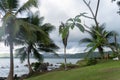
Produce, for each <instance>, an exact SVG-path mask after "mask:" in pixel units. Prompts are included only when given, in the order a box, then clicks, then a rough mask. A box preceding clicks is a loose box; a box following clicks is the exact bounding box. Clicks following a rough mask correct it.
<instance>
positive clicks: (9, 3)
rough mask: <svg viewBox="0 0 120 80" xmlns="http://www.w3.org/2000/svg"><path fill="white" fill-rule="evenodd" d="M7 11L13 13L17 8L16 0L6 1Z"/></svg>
mask: <svg viewBox="0 0 120 80" xmlns="http://www.w3.org/2000/svg"><path fill="white" fill-rule="evenodd" d="M7 6H8V9H9V10H12V11H15V10H16V9H17V8H18V0H7Z"/></svg>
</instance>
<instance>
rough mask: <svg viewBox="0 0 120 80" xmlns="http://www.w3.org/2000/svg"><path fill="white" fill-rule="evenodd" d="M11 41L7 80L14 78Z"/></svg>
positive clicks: (11, 44) (11, 43)
mask: <svg viewBox="0 0 120 80" xmlns="http://www.w3.org/2000/svg"><path fill="white" fill-rule="evenodd" d="M13 75H14V60H13V41H11V42H10V71H9V75H8V77H7V80H14V77H13Z"/></svg>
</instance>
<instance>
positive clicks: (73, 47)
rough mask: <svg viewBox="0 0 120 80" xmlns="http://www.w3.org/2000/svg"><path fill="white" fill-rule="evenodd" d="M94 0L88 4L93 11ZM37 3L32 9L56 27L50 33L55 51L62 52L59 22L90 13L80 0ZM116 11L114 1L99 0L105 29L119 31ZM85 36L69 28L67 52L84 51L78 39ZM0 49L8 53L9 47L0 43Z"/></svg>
mask: <svg viewBox="0 0 120 80" xmlns="http://www.w3.org/2000/svg"><path fill="white" fill-rule="evenodd" d="M25 1H26V0H20V4H21V5H22V4H23V3H24V2H25ZM87 1H89V0H87ZM96 1H97V0H91V4H90V5H91V7H92V9H93V10H94V11H95V8H96V7H95V6H96ZM39 4H40V6H39V8H38V9H34V8H33V9H32V10H33V11H36V10H39V11H40V16H44V18H45V20H44V23H51V24H52V25H54V26H55V27H56V30H55V31H53V32H52V33H51V34H50V35H51V38H52V39H53V40H54V42H55V43H56V44H57V45H58V46H59V47H60V49H59V50H58V51H57V52H58V53H63V44H62V40H61V37H60V35H59V33H58V27H59V25H60V23H61V22H64V23H65V22H66V20H67V19H69V18H73V17H75V16H76V15H79V14H80V13H83V12H87V15H88V16H91V13H90V11H89V9H88V8H87V6H86V5H85V4H84V3H83V1H82V0H40V1H39ZM117 11H118V6H117V5H116V3H115V2H114V3H112V2H111V0H101V2H100V8H99V12H98V21H99V23H100V24H103V23H105V24H106V29H107V30H108V31H109V30H110V31H111V30H114V31H117V32H118V33H120V31H119V29H120V28H119V25H120V22H119V21H120V15H118V14H117ZM23 16H24V15H23ZM81 20H82V23H85V24H86V25H88V26H91V25H92V24H94V22H93V21H92V20H89V19H86V18H83V17H81ZM85 37H89V35H88V34H86V33H82V32H80V31H79V29H77V28H75V29H74V30H70V35H69V38H68V46H67V53H77V52H84V49H85V45H84V44H81V43H79V41H80V39H82V38H85ZM0 51H1V52H0V53H8V51H9V48H8V47H4V45H3V44H2V43H1V45H0Z"/></svg>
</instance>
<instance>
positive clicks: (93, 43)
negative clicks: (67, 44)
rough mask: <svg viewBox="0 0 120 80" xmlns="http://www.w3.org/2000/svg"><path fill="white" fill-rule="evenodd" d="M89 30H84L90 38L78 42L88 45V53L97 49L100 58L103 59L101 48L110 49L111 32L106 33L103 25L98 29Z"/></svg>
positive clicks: (93, 27)
mask: <svg viewBox="0 0 120 80" xmlns="http://www.w3.org/2000/svg"><path fill="white" fill-rule="evenodd" d="M89 29H90V30H86V31H87V32H88V34H89V35H90V36H91V37H90V38H84V39H82V40H80V42H84V43H88V45H87V48H86V50H87V49H89V48H90V49H89V51H88V53H92V52H94V50H95V49H96V48H97V49H98V51H99V53H100V55H101V58H103V57H104V49H103V47H105V46H107V47H110V42H109V41H110V39H111V38H112V37H113V31H110V32H109V31H106V30H105V27H104V24H103V25H100V27H96V26H94V25H93V26H92V27H91V28H89Z"/></svg>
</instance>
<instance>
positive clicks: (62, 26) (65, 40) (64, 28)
mask: <svg viewBox="0 0 120 80" xmlns="http://www.w3.org/2000/svg"><path fill="white" fill-rule="evenodd" d="M66 29H68V26H67V24H64V23H61V25H60V27H59V32H60V33H61V32H62V31H65V30H66ZM65 34H66V36H65V37H63V38H62V42H63V45H64V60H65V70H67V60H66V47H67V40H68V36H69V30H67V32H66V33H65Z"/></svg>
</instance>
